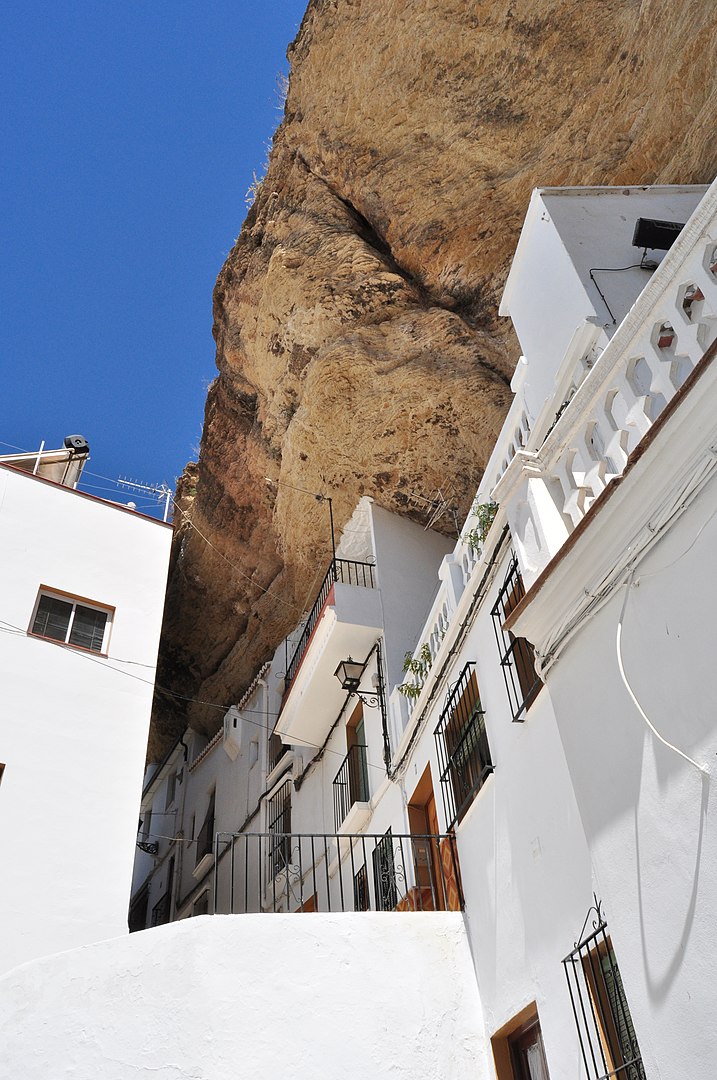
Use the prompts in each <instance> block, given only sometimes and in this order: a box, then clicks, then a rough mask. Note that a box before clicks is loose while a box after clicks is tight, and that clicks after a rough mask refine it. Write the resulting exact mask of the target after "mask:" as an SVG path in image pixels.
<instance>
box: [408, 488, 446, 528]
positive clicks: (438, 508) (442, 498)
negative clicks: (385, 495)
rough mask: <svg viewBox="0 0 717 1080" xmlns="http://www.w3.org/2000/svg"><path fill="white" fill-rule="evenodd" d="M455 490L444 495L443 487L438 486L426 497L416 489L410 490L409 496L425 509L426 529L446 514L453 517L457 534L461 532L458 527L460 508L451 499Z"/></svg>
mask: <svg viewBox="0 0 717 1080" xmlns="http://www.w3.org/2000/svg"><path fill="white" fill-rule="evenodd" d="M452 494H453V492H449V493H448V494H447V495H444V493H443V491H442V490H441V488H436V490H435V491H434V492H433V494H432V495H431V496H430V498H426V496H425V495H419V494H418V493H417V492H415V491H409V492H408V495H409V498H411V499H412V500H414V503H417V504H419V505H420V506H421V508H422V509H423V510H424V512H425V515H426V523H425V525H424V529H432V528H433V526H434V525H435V524H436V522H438V521H440V519H441V518H442V517H444V516H446V515H448V516H450V517H451V518H452V519H453V524H454V526H455V530H456V534H458V532H459V528H458V509H457V507H455V506H454V505H453V504H452V502H451V501H450V499H451V496H452Z"/></svg>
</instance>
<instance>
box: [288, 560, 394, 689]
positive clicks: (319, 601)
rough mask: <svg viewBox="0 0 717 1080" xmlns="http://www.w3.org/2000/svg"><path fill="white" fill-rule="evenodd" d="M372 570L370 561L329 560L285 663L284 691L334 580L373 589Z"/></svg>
mask: <svg viewBox="0 0 717 1080" xmlns="http://www.w3.org/2000/svg"><path fill="white" fill-rule="evenodd" d="M374 570H375V567H374V566H373V564H372V563H366V562H355V561H354V560H352V559H332V560H331V563H330V564H329V569H328V571H327V573H326V577H325V578H324V580H323V581H322V583H321V588H320V589H319V594H318V596H317V597H316V600H315V601H314V606H313V607H312V609H311V611H310V612H309V615H308V618H307V620H306V624H305V626H304V629H303V630H302V632H301V637H300V638H299V643H298V645H297V646H296V648H295V649H294V652H293V655H292V657H291V660H289V662H288V664H287V665H286V678H285V681H284V686H285V691H284V692H285V693H286V691H287V690H288V689H289V687H290V686H291V684H292V682H293V681H294V677H295V675H296V672H297V671H298V670H299V664H300V663H301V661H302V659H303V656H304V653H305V652H306V647H307V645H308V644H309V639H310V637H311V635H312V634H313V632H314V627H315V626H316V624H317V622H318V621H319V617H320V615H321V612H322V611H323V608H324V604H325V603H326V601H327V600H328V598H329V594H330V592H331V590H332V588H333V587H334V585H335V584H336V582H337V581H338V582H341V584H343V585H360V586H362V587H363V588H365V589H375V587H376V586H375V583H374V582H375V578H374Z"/></svg>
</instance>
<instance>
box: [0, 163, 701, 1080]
mask: <svg viewBox="0 0 717 1080" xmlns="http://www.w3.org/2000/svg"><path fill="white" fill-rule="evenodd" d="M683 225H684V227H682V226H683ZM633 237H635V238H636V239H637V241H638V242H639V241H640V240H641V239H642V241H643V243H642V247H635V246H633ZM645 237H646V238H647V241H648V242H647V243H645V240H644V238H645ZM659 245H663V246H659ZM645 247H647V248H648V250H644V248H645ZM716 275H717V184H716V185H713V186H712V187H710V188H709V189H706V188H704V187H668V188H652V189H644V188H621V189H606V188H593V189H544V190H540V191H537V192H535V193H534V195H533V198H532V200H531V204H530V207H529V209H528V213H527V217H526V223H525V227H524V229H523V233H522V236H521V239H520V243H519V245H518V249H517V252H516V257H515V260H514V263H513V268H512V270H511V273H510V275H509V277H508V281H507V284H506V290H505V294H504V299H503V303H502V307H501V312H502V313H503V314H504V315H506V316H510V318H511V319H512V320H513V323H514V325H515V328H516V331H517V333H518V336H519V340H520V343H521V346H522V351H523V354H524V355H523V357H522V358H521V361H520V362H519V364H518V367H517V369H516V373H515V377H514V380H513V384H512V385H513V390H514V393H515V400H514V404H513V406H512V408H511V410H510V413H509V415H508V417H507V419H506V422H505V425H504V427H503V430H502V432H501V434H500V437H499V439H498V441H497V443H496V446H495V450H494V452H493V454H492V457H491V460H490V461H489V463H488V465H487V468H486V470H485V474H484V477H483V480H482V482H481V485H480V487H479V489H478V492H477V493H476V500H475V504H474V507H473V510H472V512H471V514H470V516H469V518H468V520H467V522H466V523H465V526H464V528H463V530H462V532H461V538H460V539H459V540H458V541H457V542H456V543H453V542H450V543H449V542H446V541H445V540H444V539H442V538H440V537H437V536H434V535H433V534H431V533H430V532H428V531H425V530H422V529H421V528H420V527H418V526H416V525H413V524H411V523H410V522H406V521H405V520H403V519H398V518H394V517H393V516H392V515H390V514H387V513H386V512H385V511H382V510H381V509H380V508H378V507H376V506H375V505H374V504H373V503H372V502H371V500H367V499H366V500H362V501H361V502H360V503H359V505H358V507H357V508H356V512H355V513H354V515H353V517H352V518H351V519H350V521H349V522H348V524H347V526H346V528H345V530H344V533H343V536H342V538H341V542H340V544H339V546H338V550H337V553H336V558H335V559H334V560H332V562H331V565H330V566H329V568H328V573H327V575H326V577H325V579H324V581H323V583H322V586H321V588H320V589H319V591H318V594H317V596H316V601H315V603H314V605H313V606H312V608H311V610H310V612H308V613H307V615H306V617H305V619H304V620H302V622H301V624H300V625H299V626H298V627H297V628H296V631H295V632H294V633H293V634H292V635H290V637H289V638H288V639H287V641H286V642H285V643H283V644H282V645H281V646H280V648H279V649H278V650H277V652H276V654H275V656H274V657H273V658H272V660H271V661H270V662H269V663H268V664H267V665H265V666H264V667H263V668H262V669H261V670H260V671H258V672H257V676H256V679H255V681H254V683H253V684H252V685H251V686H250V687H249V689H248V690H247V692H246V694H245V696H244V698H243V699H242V701H240V702H238V703H237V704H236V705H235V706H233V707H232V708H231V709H229V710H228V712H227V713H226V715H225V717H224V722H223V726H222V728H221V729H220V730H219V731H218V732H217V734H216V736H215V738H214V739H212V740H210V741H207V740H206V739H203V738H202V737H200V736H198V735H196V734H195V733H191V732H188V733H187V735H186V736H185V737H184V739H183V740H180V741H179V742H178V743H177V744H176V745H175V746H174V747H173V748H172V750H171V751H170V753H169V754H168V756H167V758H166V760H165V761H164V762H163V763H161V764H160V765H159V766H157V767H153V768H150V770H148V773H147V776H146V779H145V786H144V789H143V793H142V807H141V818H142V826H141V830H140V834H139V836H138V843H139V845H140V854H139V856H138V859H137V862H136V864H135V877H134V883H133V901H132V907H131V914H130V921H131V924H132V927H133V929H140V928H141V927H145V926H146V927H150V928H151V929H148V930H147V931H145V932H142V933H138V934H133V935H131V937H130V938H129V940H124V941H122V942H113V941H109V942H105V943H103V944H101V945H97V946H94V947H93V948H92V949H91V950H90V951H89V952H85V953H83V954H82V955H81V956H78V957H75V959H74V960H73V959H72V957H73V955H74V954H67V956H66V957H65V958H62V957H60V958H57V957H56V958H54V959H53V960H52V961H48V962H45V963H42V962H40V963H38V964H36V965H29V966H28V967H27V968H25V969H24V970H23V971H21V972H19V973H11V977H6V980H5V983H4V987H3V984H2V983H0V992H2V991H3V989H4V991H5V1000H6V1001H8V1002H9V1006H8V1009H9V1015H11V1016H14V1017H15V1018H16V1026H17V1032H16V1033H14V1034H13V1038H12V1040H11V1043H10V1050H9V1054H10V1060H11V1061H15V1062H17V1061H20V1060H21V1056H22V1053H23V1049H24V1048H26V1047H27V1045H28V1040H29V1038H30V1031H31V1030H32V1029H33V1025H35V1027H37V1026H38V1025H39V1024H42V1023H43V1022H45V1021H46V1019H47V1018H48V1017H50V1018H51V1024H50V1028H51V1029H52V1031H51V1034H50V1036H48V1039H47V1042H48V1045H50V1044H51V1045H52V1046H53V1047H55V1046H63V1045H64V1043H63V1038H62V1035H61V1033H60V1028H62V1029H63V1030H66V1031H68V1032H71V1033H72V1047H73V1050H72V1053H73V1063H75V1065H76V1067H77V1068H78V1069H79V1070H80V1074H81V1071H82V1069H84V1070H85V1071H86V1072H88V1073H89V1074H91V1075H93V1076H94V1075H101V1074H102V1069H103V1068H106V1062H107V1061H111V1062H112V1069H113V1071H112V1074H111V1075H112V1077H113V1080H116V1078H120V1080H123V1078H124V1077H128V1078H129V1077H130V1076H132V1077H136V1076H137V1075H140V1076H141V1075H147V1076H149V1075H151V1076H152V1077H153V1080H156V1078H157V1077H159V1078H160V1080H164V1078H165V1077H166V1078H167V1080H169V1078H170V1077H172V1076H173V1075H175V1073H176V1071H177V1070H184V1071H185V1072H187V1073H189V1074H190V1075H191V1074H192V1073H193V1072H196V1073H198V1075H203V1070H204V1072H206V1073H207V1075H212V1077H213V1078H215V1077H220V1078H223V1077H225V1076H226V1077H229V1076H234V1075H235V1074H236V1069H237V1063H238V1062H239V1063H240V1066H241V1067H242V1068H244V1069H245V1070H246V1071H247V1073H251V1075H252V1076H253V1077H267V1078H269V1077H271V1078H272V1080H274V1078H275V1077H276V1076H277V1075H279V1074H280V1073H281V1072H283V1071H286V1070H285V1063H286V1062H287V1061H288V1062H290V1063H291V1068H290V1072H291V1075H292V1076H295V1077H297V1078H301V1080H303V1078H304V1077H305V1078H306V1080H309V1078H310V1077H311V1078H313V1077H314V1076H316V1075H317V1074H319V1073H320V1074H322V1075H340V1076H342V1077H348V1078H352V1077H354V1076H356V1077H357V1078H358V1077H365V1076H367V1075H370V1076H376V1077H384V1076H386V1077H388V1076H391V1077H395V1076H399V1077H400V1076H406V1077H411V1080H424V1078H425V1080H429V1078H434V1077H436V1076H440V1077H441V1078H450V1080H453V1078H456V1080H464V1078H465V1080H468V1078H469V1077H470V1078H471V1080H474V1078H478V1080H496V1078H497V1080H547V1078H550V1080H605V1078H606V1077H615V1078H617V1080H665V1078H667V1077H672V1076H683V1075H685V1076H687V1075H689V1076H690V1077H691V1078H694V1080H711V1078H712V1076H713V1073H714V1062H715V1061H716V1060H717V1045H716V1037H715V1035H714V1033H713V1031H712V1024H711V1018H712V1016H713V1015H714V1011H715V1006H716V1005H717V1000H716V993H715V990H714V988H713V985H712V980H711V976H710V973H711V971H712V969H713V967H714V964H715V961H716V960H717V955H716V953H717V946H716V945H715V940H714V934H713V922H714V917H713V912H714V910H715V907H716V906H717V872H716V871H715V866H717V859H716V858H715V856H716V855H717V852H715V851H714V850H713V849H714V846H715V844H714V833H715V828H714V825H715V813H716V811H715V809H714V807H713V805H712V804H713V802H714V798H713V797H711V796H713V793H712V792H711V790H710V789H711V787H712V786H713V783H714V754H715V752H716V751H717V721H716V720H715V718H714V715H713V713H714V710H713V709H712V708H711V698H710V693H709V687H710V685H711V683H710V681H709V679H708V670H709V669H708V664H709V659H710V653H711V648H710V646H711V633H710V626H711V618H710V616H711V613H712V611H713V609H714V607H715V604H716V603H717V578H716V577H715V574H714V573H713V571H712V569H711V562H710V558H709V552H710V550H711V548H710V544H711V543H713V542H714V540H715V539H717V536H715V533H716V532H717V525H715V524H714V522H715V519H716V518H717V487H715V484H716V481H715V474H714V469H715V464H716V463H717V420H715V416H717V408H715V406H716V405H717V386H716V385H713V384H714V383H715V379H716V378H717V377H716V376H715V375H714V370H715V367H714V364H713V356H714V353H715V352H717V344H716V343H717V322H716V321H715V320H716V319H717V276H716ZM406 654H407V655H406ZM404 657H405V660H404ZM0 794H1V791H0ZM298 912H302V913H305V914H309V913H311V917H309V918H303V917H300V916H298V915H297V914H296V913H298ZM212 913H216V914H212ZM189 916H200V917H196V918H192V919H191V920H190V921H187V919H188V917H189ZM201 916H205V917H201ZM172 920H174V922H173V924H172V925H164V926H159V925H158V924H160V923H166V922H172ZM73 978H78V979H79V985H80V986H81V987H82V988H83V990H85V991H88V988H91V995H92V1016H93V1019H94V1021H95V1022H96V1025H97V1027H98V1029H99V1030H101V1031H102V1032H103V1036H102V1039H100V1040H93V1041H92V1043H91V1045H90V1046H89V1047H85V1046H84V1044H83V1042H82V1040H81V1039H79V1038H75V1036H77V1035H78V1033H79V1031H80V1030H81V1028H82V1020H81V1017H80V1013H79V1012H78V1009H77V1008H76V1006H75V1005H74V1003H73V1001H72V1000H69V1001H68V999H67V989H68V987H69V986H70V985H71V983H72V980H73ZM45 979H47V980H51V982H49V983H47V982H43V987H44V989H43V992H42V995H41V1000H40V1001H39V1002H38V1004H37V1005H36V1006H35V1007H34V1008H32V1009H30V1010H28V1009H27V1008H26V1002H27V998H28V994H29V992H30V989H31V988H32V986H33V985H37V984H38V983H40V982H41V981H43V980H45ZM128 982H131V985H132V992H131V993H129V994H128V993H126V992H125V990H124V987H126V985H127V983H128ZM47 986H50V987H54V989H53V988H50V989H47V988H46V987H47ZM185 986H186V991H185ZM247 986H248V987H250V992H247ZM88 993H89V991H88ZM71 996H72V995H71V994H70V999H71ZM167 1000H171V1002H172V1007H171V1009H167V1008H165V1007H164V1006H163V1004H162V1003H163V1002H166V1001H167ZM188 1002H189V1004H188ZM23 1003H25V1004H23ZM135 1016H140V1017H141V1024H142V1027H141V1031H139V1032H135V1028H134V1026H133V1025H134V1022H135V1021H134V1019H133V1018H134V1017H135ZM317 1018H318V1023H317ZM160 1030H161V1032H162V1037H161V1039H159V1040H157V1039H156V1033H157V1031H160ZM155 1043H156V1045H155ZM148 1046H149V1050H148ZM119 1047H121V1054H120V1052H119V1049H118V1048H119ZM0 1064H2V1058H1V1057H0ZM43 1075H45V1074H43V1072H42V1071H41V1070H39V1069H38V1070H36V1071H34V1072H33V1071H32V1070H30V1071H27V1070H25V1072H23V1077H24V1078H25V1077H28V1078H29V1080H33V1078H34V1077H35V1076H38V1077H40V1076H43Z"/></svg>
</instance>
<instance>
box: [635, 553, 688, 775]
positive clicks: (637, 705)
mask: <svg viewBox="0 0 717 1080" xmlns="http://www.w3.org/2000/svg"><path fill="white" fill-rule="evenodd" d="M634 576H635V571H634V570H633V571H632V572H631V573H630V574H629V576H628V578H627V580H626V582H625V599H624V600H623V602H622V611H621V612H620V618H619V619H618V623H617V637H616V640H615V647H616V650H617V666H618V668H619V669H620V677H621V678H622V681H623V684H624V686H625V689H626V690H627V692H628V694H629V695H630V698H631V700H632V703H633V705H634V706H635V708H636V709H637V711H638V712H639V714H640V716H641V717H642V719H643V720H644V721H645V723H646V724H647V726H648V728H649V729H650V731H651V732H652V734H653V735H654V736H655V738H656V739H659V740H660V742H661V743H662V745H663V746H666V747H667V749H668V750H672V751H674V753H675V754H678V755H679V756H680V757H681V758H684V760H685V761H687V762H689V764H690V765H694V767H695V768H696V769H698V770H699V771H700V772H701V773H703V774H704V775H705V776H709V769H708V768H707V766H706V765H700V764H698V762H696V761H694V760H693V759H692V758H691V757H688V756H687V754H685V753H683V751H682V750H680V749H679V747H677V746H673V744H672V743H671V742H668V741H667V739H665V738H663V736H662V735H660V733H659V731H658V730H657V728H656V727H655V725H654V724H653V723H652V721H651V720H650V718H649V716H648V715H647V713H646V712H645V710H644V709H643V707H642V705H641V704H640V702H639V701H638V700H637V698H636V697H635V694H634V692H633V689H632V687H631V686H630V683H629V682H628V678H627V675H626V674H625V667H624V665H623V662H622V624H623V620H624V618H625V611H626V610H627V601H628V597H629V595H630V589H631V588H632V579H633V578H634Z"/></svg>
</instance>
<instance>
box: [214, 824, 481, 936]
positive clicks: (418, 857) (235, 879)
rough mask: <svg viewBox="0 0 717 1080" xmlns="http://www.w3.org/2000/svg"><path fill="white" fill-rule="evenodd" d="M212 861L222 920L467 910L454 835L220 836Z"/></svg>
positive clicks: (255, 834)
mask: <svg viewBox="0 0 717 1080" xmlns="http://www.w3.org/2000/svg"><path fill="white" fill-rule="evenodd" d="M277 851H280V852H281V859H280V861H279V863H277V857H276V854H277ZM214 862H215V865H214V911H215V913H217V914H235V915H236V914H245V913H248V912H301V911H333V912H339V911H341V912H343V911H445V910H448V911H458V910H460V909H462V907H463V893H462V890H461V883H460V874H459V868H458V858H457V854H456V848H455V838H454V837H453V835H450V834H449V835H428V834H426V835H421V836H418V835H415V836H414V835H399V834H396V833H393V832H391V830H390V829H389V830H388V832H386V833H383V834H368V833H353V834H339V833H333V834H310V833H282V834H278V833H274V832H272V833H231V834H229V833H219V834H218V835H217V837H216V839H215V860H214Z"/></svg>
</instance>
